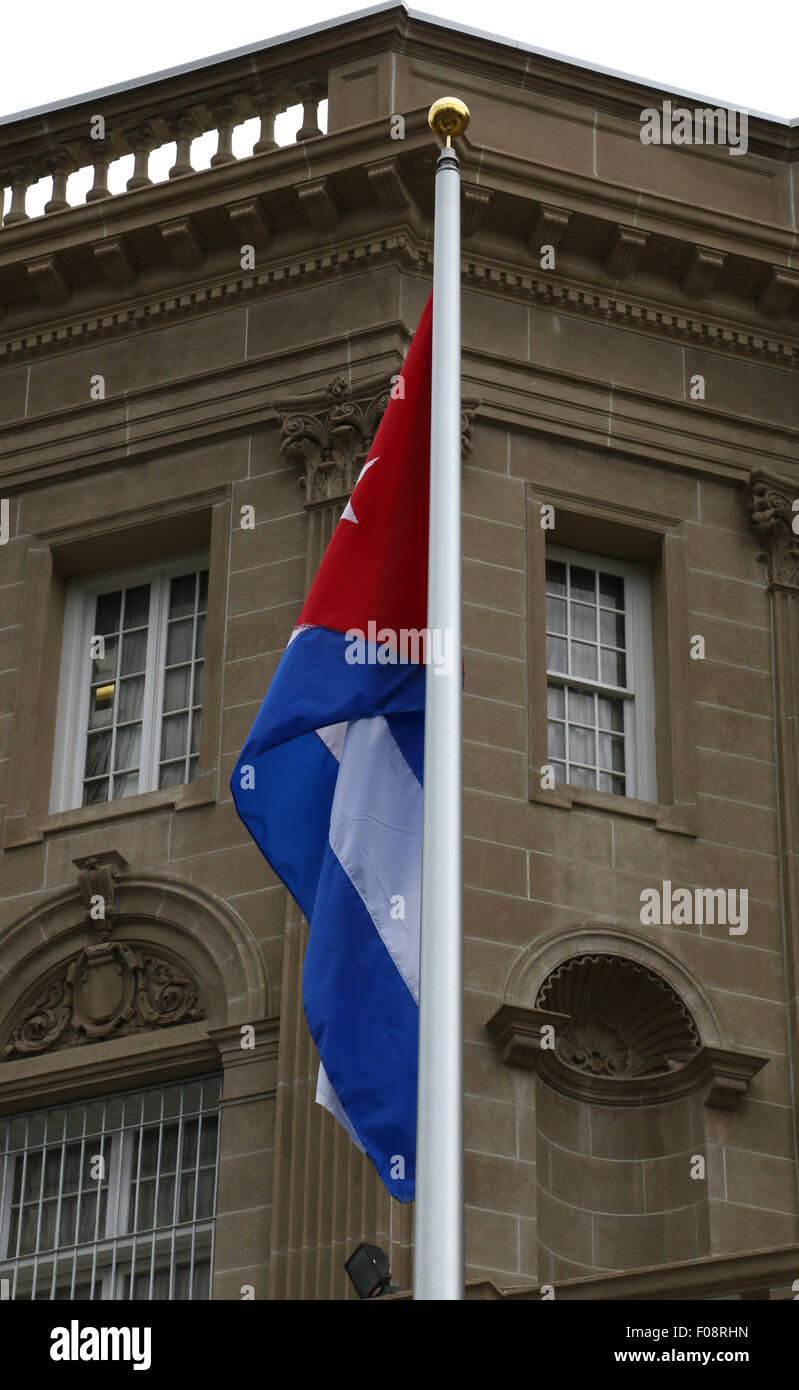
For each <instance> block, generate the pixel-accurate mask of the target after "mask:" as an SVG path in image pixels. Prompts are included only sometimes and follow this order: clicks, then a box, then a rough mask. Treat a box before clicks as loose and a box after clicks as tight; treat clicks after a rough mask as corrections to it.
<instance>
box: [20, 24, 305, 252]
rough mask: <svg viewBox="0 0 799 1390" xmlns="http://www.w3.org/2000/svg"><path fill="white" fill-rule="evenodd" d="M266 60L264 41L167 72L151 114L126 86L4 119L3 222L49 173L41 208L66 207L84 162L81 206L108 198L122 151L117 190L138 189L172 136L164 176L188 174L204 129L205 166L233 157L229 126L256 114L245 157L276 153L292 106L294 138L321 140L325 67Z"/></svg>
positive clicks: (23, 212)
mask: <svg viewBox="0 0 799 1390" xmlns="http://www.w3.org/2000/svg"><path fill="white" fill-rule="evenodd" d="M273 63H274V58H273V56H272V51H271V50H270V48H269V47H268V46H265V47H264V48H263V49H261V50H260V51H258V52H257V53H256V54H255V55H251V56H250V57H249V59H245V58H244V57H243V56H241V55H240V56H238V57H234V58H232V59H230V60H228V61H223V62H221V63H215V64H213V65H211V66H210V68H208V67H206V68H202V69H200V68H198V69H196V70H194V71H192V72H179V73H175V74H173V75H172V76H170V77H167V78H165V79H164V80H163V81H162V82H159V83H158V84H157V87H156V88H155V95H153V96H152V97H151V101H152V109H151V110H147V108H146V107H144V109H142V91H141V89H139V90H137V89H135V88H128V89H126V90H124V91H117V92H110V93H107V94H106V95H104V96H98V97H94V98H93V99H92V100H91V101H83V102H81V103H79V104H77V103H73V104H69V103H67V104H65V105H63V106H61V107H60V108H56V109H55V110H49V111H48V112H47V115H46V117H44V116H42V117H38V118H37V117H28V118H24V117H22V118H20V119H19V120H18V121H13V120H12V121H10V122H6V123H5V124H4V126H3V129H2V132H1V133H0V134H1V137H2V138H1V141H0V187H2V188H3V189H5V188H11V190H12V194H11V200H10V204H9V207H8V211H7V212H6V215H5V218H4V219H3V226H5V227H12V226H14V225H15V224H17V223H20V222H24V221H27V220H28V219H29V216H30V214H29V211H28V208H27V206H26V203H27V193H28V189H29V188H30V187H31V185H32V184H35V183H38V181H39V180H40V179H42V178H47V177H49V178H51V179H52V191H51V195H50V197H49V199H48V201H47V203H46V206H45V212H47V213H49V214H52V213H56V212H66V211H68V209H69V208H70V206H71V204H70V202H69V200H68V198H67V179H68V177H69V175H70V174H71V173H73V172H74V171H76V170H77V169H83V168H86V167H87V166H90V167H91V168H92V169H93V171H94V175H93V180H92V185H91V187H90V189H89V191H88V193H87V194H86V202H87V203H91V202H96V201H99V200H100V199H102V198H107V197H109V196H111V195H110V191H109V187H108V171H109V168H110V166H111V165H112V164H113V163H114V162H115V161H116V160H117V159H119V158H122V157H123V156H124V155H126V154H131V153H132V154H133V155H134V169H133V173H132V175H131V177H130V178H129V179H128V182H127V189H126V191H130V192H135V191H137V190H140V189H143V188H147V187H149V186H150V185H151V183H152V179H151V178H150V174H149V162H150V156H151V155H152V154H153V152H154V151H155V150H157V149H159V148H160V147H161V146H162V145H166V144H171V143H172V142H173V141H174V142H175V144H176V155H175V162H174V164H173V166H172V168H171V169H170V171H169V177H170V178H173V179H174V178H180V177H183V176H184V175H189V174H192V173H194V172H195V170H194V169H193V167H192V162H191V144H192V141H193V140H194V139H195V138H196V137H197V136H199V135H202V134H205V133H206V132H208V131H212V130H213V131H216V132H217V136H218V141H217V149H216V152H215V154H214V155H213V157H212V159H211V167H212V168H218V167H223V166H225V165H228V164H233V163H236V162H237V156H236V154H235V153H234V151H233V132H234V130H235V128H236V126H237V125H239V124H240V123H241V122H244V121H247V120H252V119H253V118H257V119H258V120H260V123H261V129H260V135H259V138H258V139H257V140H256V141H255V143H254V146H253V149H252V154H253V155H264V154H268V153H270V152H271V151H273V150H276V149H278V144H277V141H276V140H275V120H276V118H277V117H278V116H279V115H280V114H281V112H283V111H285V110H286V109H287V108H288V107H290V106H294V105H297V104H300V103H301V104H302V108H303V116H302V124H301V126H300V129H299V131H298V132H297V135H296V140H297V141H298V142H302V141H304V140H310V139H313V138H315V137H317V136H320V135H321V134H322V129H321V127H320V125H319V103H320V102H321V101H324V100H325V99H326V96H327V72H326V71H325V70H322V71H319V68H318V58H316V57H314V59H313V65H312V66H311V67H310V69H309V59H308V56H307V55H305V56H302V57H301V58H300V61H299V63H298V62H297V60H296V59H295V61H294V63H291V62H289V61H284V62H283V63H282V64H281V65H280V67H279V68H278V70H277V71H276V73H275V75H274V77H273V76H272V73H271V71H270V66H271V64H273ZM246 157H247V158H249V157H250V156H246Z"/></svg>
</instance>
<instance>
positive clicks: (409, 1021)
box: [303, 847, 419, 1202]
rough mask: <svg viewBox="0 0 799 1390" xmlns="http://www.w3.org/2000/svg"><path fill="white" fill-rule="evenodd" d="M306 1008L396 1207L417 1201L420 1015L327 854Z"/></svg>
mask: <svg viewBox="0 0 799 1390" xmlns="http://www.w3.org/2000/svg"><path fill="white" fill-rule="evenodd" d="M331 1001H332V1002H333V1003H334V1008H333V1009H332V1010H331ZM303 1002H304V1004H305V1015H306V1018H307V1019H308V1027H309V1028H310V1030H311V1035H312V1037H313V1039H314V1042H315V1043H316V1046H317V1048H318V1050H319V1055H320V1057H321V1058H322V1063H323V1065H324V1068H325V1071H326V1072H327V1074H328V1076H329V1077H330V1080H331V1082H332V1084H333V1086H334V1088H335V1090H336V1093H337V1094H338V1097H339V1099H340V1101H341V1103H342V1105H343V1107H344V1109H345V1111H346V1113H347V1117H348V1119H349V1121H350V1123H351V1124H352V1126H353V1129H354V1130H355V1131H356V1133H357V1135H358V1138H359V1139H360V1141H361V1143H362V1144H363V1147H364V1149H365V1150H366V1153H367V1154H368V1155H369V1157H370V1158H371V1160H372V1162H373V1163H374V1165H375V1167H376V1168H377V1171H378V1173H379V1175H380V1178H381V1181H382V1182H383V1183H384V1184H385V1186H386V1187H387V1188H388V1190H389V1192H390V1193H391V1195H392V1196H393V1197H396V1198H397V1200H398V1201H400V1202H409V1201H411V1200H412V1199H413V1183H414V1172H415V1162H416V1055H417V1035H418V1027H419V1011H418V1009H417V1006H416V1004H415V1002H414V1000H413V998H412V996H411V994H410V992H409V990H408V987H407V985H406V984H405V982H404V980H403V979H402V977H401V975H400V974H399V972H398V971H397V968H396V966H395V964H394V962H393V961H392V959H391V957H390V955H389V954H388V951H387V950H386V947H385V946H384V944H383V941H382V940H381V938H380V936H379V934H378V932H377V931H376V929H375V925H374V922H373V921H372V919H371V917H370V916H369V914H368V912H367V911H366V908H365V907H364V905H363V903H362V901H361V899H360V897H359V896H358V893H357V892H356V890H355V888H354V887H353V885H352V883H351V882H350V880H349V878H348V877H347V875H346V873H345V872H344V870H343V869H342V867H341V865H340V864H339V862H338V860H337V859H336V857H335V855H334V853H333V851H332V849H330V848H329V847H328V849H327V852H326V854H325V857H324V861H323V865H322V874H321V877H320V880H319V894H318V899H317V908H316V912H315V913H314V917H313V922H312V924H311V934H310V937H309V940H308V947H307V950H306V952H305V970H304V975H303ZM398 1159H401V1160H402V1164H401V1165H400V1164H399V1163H398V1162H397V1160H398ZM402 1167H404V1174H405V1176H404V1178H400V1177H392V1168H393V1169H394V1171H395V1172H398V1171H400V1170H401V1168H402Z"/></svg>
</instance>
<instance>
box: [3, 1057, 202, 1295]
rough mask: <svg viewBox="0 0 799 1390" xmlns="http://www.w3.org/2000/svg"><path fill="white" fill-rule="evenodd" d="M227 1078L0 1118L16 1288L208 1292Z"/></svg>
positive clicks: (12, 1287)
mask: <svg viewBox="0 0 799 1390" xmlns="http://www.w3.org/2000/svg"><path fill="white" fill-rule="evenodd" d="M219 1097H220V1078H219V1077H218V1076H209V1077H204V1078H200V1079H192V1080H191V1081H186V1082H183V1083H181V1084H178V1085H171V1086H159V1087H152V1088H149V1089H147V1090H140V1091H131V1092H128V1093H127V1094H125V1095H117V1096H109V1097H105V1098H103V1099H100V1100H90V1101H84V1102H81V1103H79V1104H70V1105H65V1106H58V1107H53V1108H51V1109H48V1110H38V1111H36V1112H35V1113H33V1114H28V1115H15V1116H8V1117H5V1118H3V1119H0V1283H2V1282H3V1281H5V1280H8V1281H9V1282H8V1293H9V1296H10V1297H11V1298H16V1299H23V1300H30V1299H43V1300H46V1299H55V1300H59V1299H131V1298H132V1299H158V1300H161V1299H174V1300H187V1299H207V1298H210V1296H211V1273H212V1268H213V1246H214V1217H215V1212H216V1185H217V1169H218V1161H219Z"/></svg>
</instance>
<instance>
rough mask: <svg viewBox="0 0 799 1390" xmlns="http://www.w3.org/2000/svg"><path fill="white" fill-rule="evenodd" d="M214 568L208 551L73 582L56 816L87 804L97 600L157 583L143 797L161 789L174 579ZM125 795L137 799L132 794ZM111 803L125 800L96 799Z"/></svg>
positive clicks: (145, 707) (64, 651)
mask: <svg viewBox="0 0 799 1390" xmlns="http://www.w3.org/2000/svg"><path fill="white" fill-rule="evenodd" d="M208 568H209V555H208V551H207V550H200V551H192V552H191V553H187V554H185V555H180V556H177V557H175V558H174V559H169V560H163V561H159V562H157V563H155V564H150V565H131V566H127V567H126V568H125V569H123V570H117V571H116V572H114V573H112V574H107V573H104V574H99V575H92V576H91V578H78V579H72V580H70V582H69V585H68V586H67V594H66V603H65V607H64V631H63V640H62V644H61V668H60V678H59V686H58V709H57V715H56V729H55V746H54V750H53V775H52V781H51V789H50V812H51V814H53V813H56V812H58V811H72V810H77V809H79V808H83V779H84V765H85V761H86V738H87V726H88V722H89V721H88V712H89V699H90V695H89V690H90V684H91V664H92V658H91V654H90V641H91V638H92V636H93V635H94V620H95V603H96V600H97V596H98V594H103V593H110V592H113V590H114V589H124V588H133V587H135V586H137V585H139V584H150V585H151V586H154V587H155V601H154V600H153V595H152V593H151V598H150V616H149V625H148V631H147V656H146V660H145V678H144V696H143V699H142V743H141V755H140V762H139V769H140V770H139V792H138V795H141V794H142V793H144V792H151V791H155V790H157V788H158V773H159V759H158V752H159V749H160V747H161V719H162V712H163V711H162V705H163V689H164V668H165V664H166V639H167V615H168V611H169V583H168V581H169V580H170V579H172V578H173V577H174V576H175V575H178V574H188V573H190V572H196V571H198V570H206V569H208ZM111 775H113V773H111ZM173 790H174V789H173ZM124 799H125V800H127V801H130V800H132V798H131V797H126V798H124ZM111 805H119V799H117V801H105V802H102V801H101V802H95V803H93V809H96V808H97V806H111ZM85 809H89V808H85Z"/></svg>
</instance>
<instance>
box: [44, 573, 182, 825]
mask: <svg viewBox="0 0 799 1390" xmlns="http://www.w3.org/2000/svg"><path fill="white" fill-rule="evenodd" d="M206 566H207V557H206V556H204V555H203V556H196V555H195V556H190V557H188V558H186V557H184V558H182V559H180V560H175V561H173V562H171V563H168V564H164V565H162V566H160V567H159V568H157V569H148V570H134V571H127V572H126V573H124V574H122V575H117V576H115V577H106V578H104V579H93V580H91V581H85V580H83V581H81V580H74V581H72V583H71V584H70V586H69V590H68V593H67V600H66V609H65V614H64V645H63V654H62V663H61V684H60V687H59V701H58V721H57V728H56V742H55V760H54V777H53V790H52V798H51V807H50V809H51V810H52V811H64V810H68V809H70V808H71V807H74V806H93V805H97V804H98V803H100V802H106V801H117V800H119V799H121V798H123V797H127V796H135V795H136V793H138V792H146V791H154V790H155V789H156V788H159V787H176V786H179V785H181V784H182V783H185V782H192V781H194V780H195V778H196V777H197V766H198V754H199V748H200V729H201V719H202V687H203V669H204V656H205V627H206V613H207V607H208V569H207V567H206Z"/></svg>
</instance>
